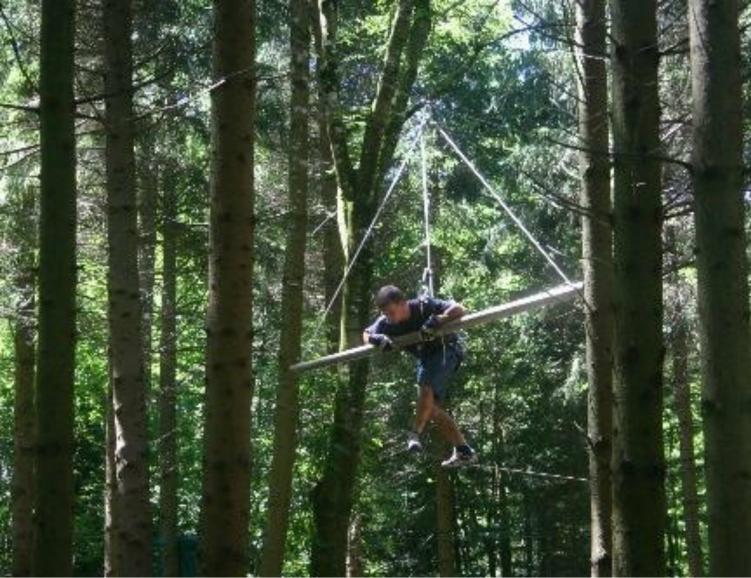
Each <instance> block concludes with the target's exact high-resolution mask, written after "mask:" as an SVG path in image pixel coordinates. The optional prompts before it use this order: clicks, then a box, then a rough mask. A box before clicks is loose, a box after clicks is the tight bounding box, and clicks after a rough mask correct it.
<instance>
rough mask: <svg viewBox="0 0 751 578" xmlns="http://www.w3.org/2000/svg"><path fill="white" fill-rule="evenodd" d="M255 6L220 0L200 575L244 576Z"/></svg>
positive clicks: (216, 28)
mask: <svg viewBox="0 0 751 578" xmlns="http://www.w3.org/2000/svg"><path fill="white" fill-rule="evenodd" d="M254 61H255V3H254V0H215V1H214V57H213V62H214V64H213V67H214V78H215V82H217V83H218V85H217V86H216V88H215V89H214V90H213V92H212V93H211V96H212V100H211V104H212V147H213V158H212V179H211V195H210V196H211V208H210V211H211V224H210V230H209V231H210V232H209V254H210V261H209V305H208V312H207V323H206V325H207V330H206V331H207V338H208V341H207V351H206V416H205V430H204V458H203V459H204V472H203V489H202V504H201V508H202V509H201V565H202V568H201V572H202V574H204V575H209V576H239V575H245V574H246V573H247V570H248V566H247V546H248V519H249V501H250V419H251V414H250V401H251V398H252V386H253V382H252V368H251V353H252V343H253V340H252V313H253V309H252V307H253V299H252V295H253V287H252V275H253V187H254V184H253V164H254V163H253V146H254V138H253V137H254V121H255V90H256V81H255V66H254Z"/></svg>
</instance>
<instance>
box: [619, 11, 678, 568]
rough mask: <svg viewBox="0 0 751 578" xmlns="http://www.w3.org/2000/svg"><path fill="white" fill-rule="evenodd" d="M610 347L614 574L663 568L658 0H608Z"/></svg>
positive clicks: (663, 494) (664, 519) (663, 489)
mask: <svg viewBox="0 0 751 578" xmlns="http://www.w3.org/2000/svg"><path fill="white" fill-rule="evenodd" d="M611 12H612V42H613V53H612V58H613V143H614V152H615V156H614V165H615V189H614V210H615V212H614V215H615V238H614V247H615V251H614V264H615V293H614V296H615V307H616V324H615V331H616V348H615V376H614V379H615V385H614V402H615V406H614V431H613V442H614V446H613V462H612V468H613V471H612V475H613V573H614V575H618V576H633V575H639V576H661V575H663V574H664V573H665V552H664V534H665V521H666V518H667V516H666V504H665V487H664V480H665V464H664V461H665V460H664V450H663V441H662V399H663V383H662V381H663V377H662V360H663V341H662V271H661V266H662V241H661V227H662V210H661V178H660V164H659V162H658V161H657V160H656V159H655V155H657V153H658V150H659V134H658V130H659V126H658V125H659V118H660V110H659V99H658V94H657V87H658V84H657V69H658V62H659V58H658V47H657V21H656V15H657V6H656V1H655V0H612V1H611Z"/></svg>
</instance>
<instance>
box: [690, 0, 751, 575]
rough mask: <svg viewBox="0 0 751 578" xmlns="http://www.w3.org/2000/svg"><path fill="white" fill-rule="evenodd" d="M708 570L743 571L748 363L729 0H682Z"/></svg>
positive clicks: (748, 502)
mask: <svg viewBox="0 0 751 578" xmlns="http://www.w3.org/2000/svg"><path fill="white" fill-rule="evenodd" d="M689 12H690V14H689V25H690V37H691V76H692V85H693V125H694V130H693V157H692V164H693V186H694V215H695V217H694V218H695V224H696V256H697V259H696V264H697V273H698V291H699V296H698V301H699V319H700V331H699V333H700V341H701V350H702V355H701V360H702V382H703V393H702V408H703V415H704V433H705V463H706V472H707V503H708V509H709V573H710V575H714V576H730V575H736V576H741V575H746V574H751V548H749V547H748V544H747V536H749V535H751V365H749V363H748V356H749V349H750V345H751V343H750V342H749V340H750V337H749V305H748V298H749V291H748V263H747V257H746V233H745V229H744V222H745V221H744V219H745V208H744V204H743V193H742V184H743V161H742V143H743V135H742V127H743V119H742V95H741V76H740V75H741V57H740V33H739V29H738V2H737V1H735V0H721V1H716V2H709V1H708V0H690V1H689Z"/></svg>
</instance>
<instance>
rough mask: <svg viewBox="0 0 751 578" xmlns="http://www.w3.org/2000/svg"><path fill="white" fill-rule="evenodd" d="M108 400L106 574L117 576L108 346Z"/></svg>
mask: <svg viewBox="0 0 751 578" xmlns="http://www.w3.org/2000/svg"><path fill="white" fill-rule="evenodd" d="M107 363H108V372H107V401H106V408H105V412H104V414H105V420H106V423H105V434H104V437H105V441H104V443H105V449H104V451H105V456H104V460H105V462H104V575H105V576H117V553H116V552H117V528H116V527H115V524H116V523H117V521H118V520H119V519H120V516H118V515H117V514H115V510H116V509H117V476H116V475H115V471H116V468H115V412H114V402H113V399H112V352H111V351H110V349H109V348H107Z"/></svg>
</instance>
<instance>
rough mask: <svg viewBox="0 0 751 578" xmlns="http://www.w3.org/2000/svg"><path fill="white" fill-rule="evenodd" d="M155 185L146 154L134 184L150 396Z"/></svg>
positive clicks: (155, 172) (154, 166)
mask: <svg viewBox="0 0 751 578" xmlns="http://www.w3.org/2000/svg"><path fill="white" fill-rule="evenodd" d="M158 187H159V164H158V159H157V158H155V157H154V156H153V155H151V154H147V155H146V158H145V161H144V167H143V174H142V175H141V179H140V186H139V187H138V233H139V234H138V238H139V244H138V274H139V287H140V289H141V305H142V309H143V311H142V322H141V327H142V329H143V359H144V364H143V381H144V384H145V387H146V399H151V389H152V385H151V358H152V349H153V348H152V338H151V327H152V325H153V318H154V263H155V260H156V212H157V211H156V204H157V189H158Z"/></svg>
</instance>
